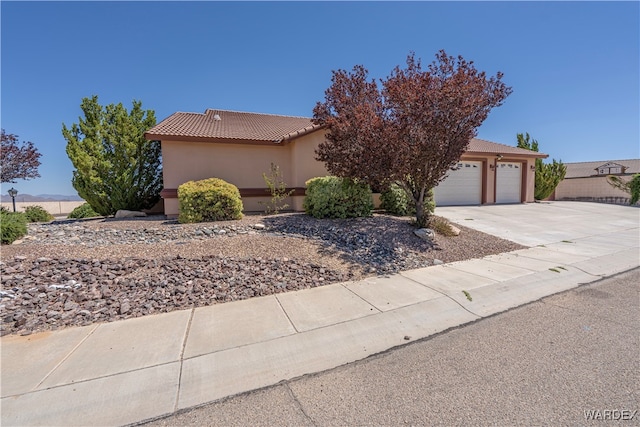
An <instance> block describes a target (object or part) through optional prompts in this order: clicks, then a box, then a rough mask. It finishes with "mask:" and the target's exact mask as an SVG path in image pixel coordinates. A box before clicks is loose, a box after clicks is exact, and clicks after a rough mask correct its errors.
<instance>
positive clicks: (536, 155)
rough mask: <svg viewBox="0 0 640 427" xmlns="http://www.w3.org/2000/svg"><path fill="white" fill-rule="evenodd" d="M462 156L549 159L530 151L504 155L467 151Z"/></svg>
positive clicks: (503, 153)
mask: <svg viewBox="0 0 640 427" xmlns="http://www.w3.org/2000/svg"><path fill="white" fill-rule="evenodd" d="M464 154H475V155H478V156H491V155H497V154H500V155H502V156H503V157H505V158H506V157H508V158H513V157H516V158H530V157H533V158H536V159H546V158H547V157H549V155H548V154H545V153H538V152H535V151H532V152H531V153H506V152H499V151H495V152H493V151H491V152H489V151H472V150H469V151H465V152H464Z"/></svg>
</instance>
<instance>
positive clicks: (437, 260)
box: [433, 259, 444, 265]
mask: <svg viewBox="0 0 640 427" xmlns="http://www.w3.org/2000/svg"><path fill="white" fill-rule="evenodd" d="M441 264H444V262H442V261H441V260H439V259H434V260H433V265H441Z"/></svg>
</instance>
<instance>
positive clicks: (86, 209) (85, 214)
mask: <svg viewBox="0 0 640 427" xmlns="http://www.w3.org/2000/svg"><path fill="white" fill-rule="evenodd" d="M96 216H100V214H99V213H97V212H96V211H94V210H93V208H92V207H91V205H90V204H89V203H83V204H81V205H80V206H78V207H77V208H75V209H74V210H72V211H71V213H70V214H69V215H67V218H93V217H96Z"/></svg>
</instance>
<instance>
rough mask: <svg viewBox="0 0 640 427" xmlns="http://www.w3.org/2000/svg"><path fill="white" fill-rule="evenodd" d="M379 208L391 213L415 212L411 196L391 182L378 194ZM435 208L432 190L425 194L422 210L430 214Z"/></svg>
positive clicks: (405, 214)
mask: <svg viewBox="0 0 640 427" xmlns="http://www.w3.org/2000/svg"><path fill="white" fill-rule="evenodd" d="M380 208H381V209H384V210H385V211H387V213H389V214H391V215H398V216H410V215H415V214H416V206H415V203H414V202H413V200H412V198H410V197H409V196H408V195H407V192H406V191H404V190H403V189H402V187H400V186H399V185H398V184H396V183H393V184H391V185H390V186H389V188H387V190H385V191H383V192H382V193H381V194H380ZM435 208H436V202H435V199H434V198H433V190H430V191H429V192H428V193H427V194H426V195H425V200H424V210H425V212H426V214H427V215H431V214H432V213H433V211H434V210H435Z"/></svg>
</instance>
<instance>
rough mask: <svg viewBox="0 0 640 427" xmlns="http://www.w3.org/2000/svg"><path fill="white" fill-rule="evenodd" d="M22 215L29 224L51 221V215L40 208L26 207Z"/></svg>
mask: <svg viewBox="0 0 640 427" xmlns="http://www.w3.org/2000/svg"><path fill="white" fill-rule="evenodd" d="M24 215H25V216H26V218H27V221H29V222H49V221H52V220H53V219H54V218H53V215H51V214H50V213H49V212H47V211H46V210H45V209H44V208H43V207H42V206H26V207H25V208H24Z"/></svg>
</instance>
